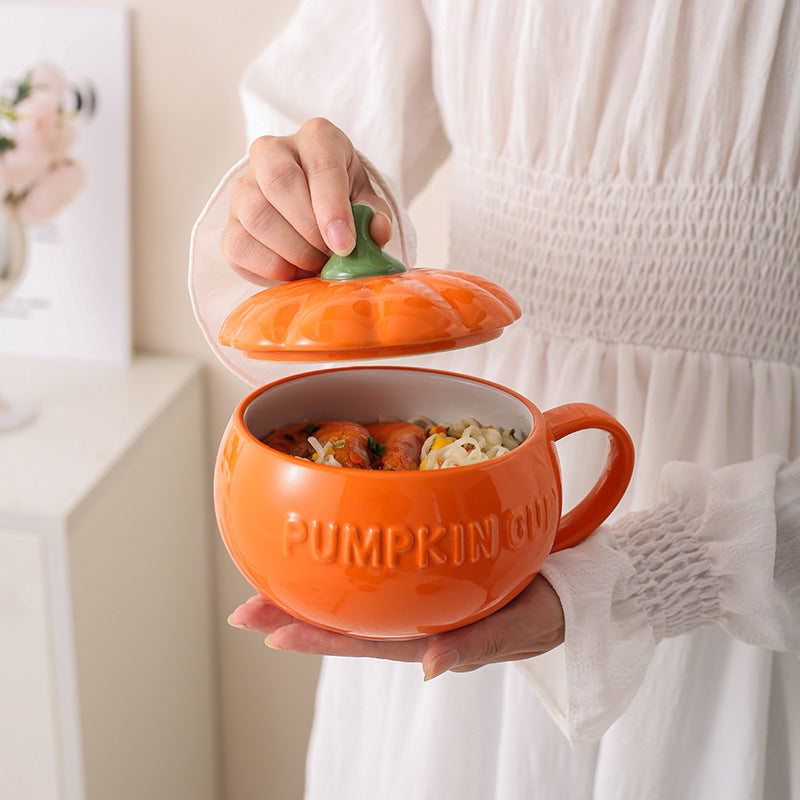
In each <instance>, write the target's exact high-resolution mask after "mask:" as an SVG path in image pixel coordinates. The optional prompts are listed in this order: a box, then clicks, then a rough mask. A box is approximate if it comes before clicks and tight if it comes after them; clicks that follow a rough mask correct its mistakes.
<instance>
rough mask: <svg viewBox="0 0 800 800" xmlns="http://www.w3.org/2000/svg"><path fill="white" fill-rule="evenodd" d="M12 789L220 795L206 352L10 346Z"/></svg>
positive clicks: (0, 503) (1, 501) (5, 616)
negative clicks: (16, 405) (88, 352)
mask: <svg viewBox="0 0 800 800" xmlns="http://www.w3.org/2000/svg"><path fill="white" fill-rule="evenodd" d="M0 394H5V395H9V396H12V397H17V398H18V399H20V400H22V401H27V402H29V403H32V404H33V406H34V408H35V416H34V418H33V420H32V421H31V422H29V423H28V424H27V425H25V426H24V427H21V428H19V429H16V430H11V431H4V432H2V433H0V718H1V719H2V724H0V776H2V777H0V784H1V786H0V795H2V796H3V797H8V798H14V799H15V800H16V799H17V798H19V799H20V800H28V799H29V798H30V799H31V800H50V799H51V798H53V800H112V799H113V800H128V798H130V800H134V798H135V800H144V798H176V799H178V800H182V798H187V799H188V798H191V800H206V798H208V799H209V800H211V798H214V797H216V796H217V786H218V774H217V747H216V741H215V736H216V735H215V729H216V719H215V712H214V707H215V704H214V680H213V676H214V670H213V666H212V631H213V625H212V623H211V613H212V591H211V561H210V559H211V546H210V536H211V534H210V531H209V521H210V519H211V516H210V505H211V499H210V473H211V465H210V464H209V463H208V461H209V459H208V451H207V448H206V441H205V420H204V416H205V401H204V393H203V388H202V381H201V376H200V371H199V368H198V366H197V365H196V364H195V363H194V362H193V361H189V360H187V359H183V358H173V357H149V356H148V357H139V358H137V359H135V360H134V361H133V363H132V364H131V366H130V367H126V368H114V367H97V366H83V365H64V364H50V363H31V362H29V361H26V360H20V359H2V358H0Z"/></svg>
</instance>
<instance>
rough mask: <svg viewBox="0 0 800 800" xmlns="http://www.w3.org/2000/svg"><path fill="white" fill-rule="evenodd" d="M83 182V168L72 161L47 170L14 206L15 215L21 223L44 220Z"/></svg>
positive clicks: (67, 199) (72, 194)
mask: <svg viewBox="0 0 800 800" xmlns="http://www.w3.org/2000/svg"><path fill="white" fill-rule="evenodd" d="M82 184H83V170H82V169H81V167H80V165H78V164H76V163H75V162H74V161H69V162H64V163H63V164H61V165H60V166H58V167H56V168H55V169H53V170H51V171H50V172H48V173H47V174H46V175H45V176H44V177H43V178H42V179H41V180H39V181H38V182H37V183H36V185H35V186H34V187H33V188H32V189H31V190H30V192H29V193H28V194H27V195H26V196H25V198H24V199H23V200H22V202H20V203H19V204H18V205H17V206H16V210H15V216H16V217H17V219H18V220H19V221H20V222H22V223H23V224H30V223H36V222H44V221H45V220H46V219H49V218H50V217H52V216H53V214H55V213H56V212H57V211H58V210H59V209H60V208H61V206H63V205H64V204H65V203H66V202H68V201H69V200H70V199H71V198H72V197H73V196H74V195H75V194H76V192H77V191H78V189H80V187H81V185H82Z"/></svg>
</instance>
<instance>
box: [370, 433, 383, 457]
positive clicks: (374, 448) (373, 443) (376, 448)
mask: <svg viewBox="0 0 800 800" xmlns="http://www.w3.org/2000/svg"><path fill="white" fill-rule="evenodd" d="M367 450H369V451H370V453H372V454H373V455H376V456H379V457H380V456H382V455H383V453H384V451H385V450H386V445H385V444H381V443H380V442H379V441H377V440H376V439H375V437H374V436H369V437H367Z"/></svg>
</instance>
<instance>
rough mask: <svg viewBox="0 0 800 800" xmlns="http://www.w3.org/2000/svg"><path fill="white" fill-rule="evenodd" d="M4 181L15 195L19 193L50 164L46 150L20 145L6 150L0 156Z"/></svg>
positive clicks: (44, 171) (35, 179)
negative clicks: (0, 156)
mask: <svg viewBox="0 0 800 800" xmlns="http://www.w3.org/2000/svg"><path fill="white" fill-rule="evenodd" d="M0 162H2V167H3V172H4V176H5V182H6V184H7V186H8V190H10V191H11V192H12V193H13V194H15V195H21V194H23V193H24V192H25V190H26V189H28V187H29V186H31V185H32V184H34V183H35V182H36V181H37V180H39V178H40V177H41V176H42V175H44V174H45V173H46V172H47V170H48V169H49V168H50V166H51V165H52V163H53V162H52V158H51V156H50V154H49V153H48V152H47V150H45V149H43V148H41V147H37V146H34V147H26V146H22V147H20V146H19V145H17V147H15V148H14V149H13V150H7V151H6V152H5V153H3V156H2V158H0Z"/></svg>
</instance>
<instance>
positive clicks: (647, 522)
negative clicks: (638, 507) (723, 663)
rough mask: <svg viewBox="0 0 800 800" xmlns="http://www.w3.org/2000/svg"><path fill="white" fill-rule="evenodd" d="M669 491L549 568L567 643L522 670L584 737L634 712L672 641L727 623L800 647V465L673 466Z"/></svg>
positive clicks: (734, 630) (769, 460) (786, 647)
mask: <svg viewBox="0 0 800 800" xmlns="http://www.w3.org/2000/svg"><path fill="white" fill-rule="evenodd" d="M660 495H661V500H660V502H659V503H658V504H657V505H656V506H654V507H653V508H651V509H648V510H645V511H636V512H632V513H630V514H628V515H626V516H624V517H622V518H620V519H619V520H618V521H617V522H616V523H615V524H613V525H609V526H603V527H602V528H601V529H599V530H598V531H596V532H595V533H594V534H593V535H592V536H590V537H589V538H588V539H587V540H586V541H584V542H583V543H581V544H580V545H578V546H577V547H574V548H571V549H569V550H564V551H561V552H558V553H554V554H553V555H551V556H550V557H549V559H548V560H547V561H546V562H545V565H544V566H543V568H542V574H543V575H544V576H545V577H546V578H547V579H548V581H550V583H551V584H552V585H553V587H554V588H555V590H556V591H557V592H558V594H559V597H560V598H561V602H562V605H563V607H564V616H565V622H566V636H565V642H564V645H563V646H562V647H560V648H557V650H555V651H552V652H551V653H548V654H547V655H545V656H543V657H540V658H537V659H532V660H529V661H526V662H521V663H520V668H521V669H522V670H523V671H524V672H525V674H526V675H527V676H528V677H529V678H530V679H531V680H532V681H533V683H534V684H535V685H536V686H537V688H538V690H539V692H540V694H541V696H542V698H543V699H544V701H545V704H546V705H547V706H548V708H549V710H550V712H551V714H552V715H553V717H554V719H555V720H556V722H557V723H558V724H559V725H560V727H561V728H562V730H563V731H564V733H565V734H566V735H567V736H568V737H569V739H570V740H571V741H572V742H573V743H575V744H578V743H583V742H588V741H594V740H597V739H599V738H600V736H601V735H602V734H603V733H604V732H605V731H606V730H607V729H608V727H609V726H610V725H611V724H612V723H613V722H614V721H615V720H616V719H617V718H618V717H619V716H620V715H621V714H622V713H623V712H624V710H625V709H626V707H627V706H628V704H629V703H630V701H631V699H632V698H633V695H634V694H635V693H636V690H637V689H638V687H639V685H640V683H641V681H642V678H643V676H644V673H645V670H646V669H647V665H648V663H649V661H650V659H651V657H652V653H653V649H654V647H655V645H656V644H657V643H658V642H659V641H660V640H662V639H664V638H667V637H672V636H677V635H680V634H682V633H688V632H690V631H692V630H695V629H696V628H699V627H701V626H704V625H713V624H716V625H720V626H721V627H722V628H724V629H725V630H727V631H728V632H729V633H730V634H731V635H732V636H734V637H735V638H737V639H740V640H742V641H744V642H747V643H750V644H754V645H757V646H759V647H763V648H767V649H771V650H778V651H786V652H795V653H798V652H800V461H796V462H792V463H788V462H786V461H785V460H783V459H781V458H779V457H777V456H766V457H763V458H760V459H757V460H754V461H750V462H747V463H743V464H736V465H731V466H728V467H725V468H722V469H719V470H716V471H714V472H709V471H706V470H703V469H701V468H699V467H697V466H695V465H692V464H686V463H672V464H669V465H667V466H666V467H665V468H664V470H663V473H662V483H661V491H660Z"/></svg>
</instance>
